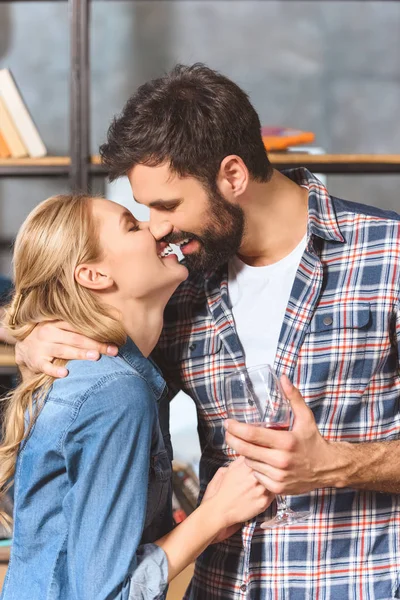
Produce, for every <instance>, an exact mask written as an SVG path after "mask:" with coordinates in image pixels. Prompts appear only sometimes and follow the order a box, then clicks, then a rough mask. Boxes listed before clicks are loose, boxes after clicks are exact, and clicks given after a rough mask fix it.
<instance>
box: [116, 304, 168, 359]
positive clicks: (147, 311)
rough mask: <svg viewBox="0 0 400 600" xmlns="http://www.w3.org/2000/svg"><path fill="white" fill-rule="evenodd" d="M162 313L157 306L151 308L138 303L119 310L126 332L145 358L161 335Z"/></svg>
mask: <svg viewBox="0 0 400 600" xmlns="http://www.w3.org/2000/svg"><path fill="white" fill-rule="evenodd" d="M163 313H164V311H163V310H161V309H160V307H159V306H158V307H154V308H151V307H148V306H143V305H140V303H139V304H138V305H136V306H133V305H132V304H131V305H130V306H129V307H126V309H125V310H123V311H122V310H121V314H122V323H123V325H124V328H125V331H126V333H127V334H128V336H129V337H130V338H131V340H132V341H133V342H134V343H135V344H136V346H137V347H138V348H139V350H140V351H141V353H142V354H143V356H146V358H147V357H148V356H149V355H150V354H151V353H152V351H153V350H154V348H155V346H156V344H157V342H158V340H159V337H160V335H161V331H162V328H163Z"/></svg>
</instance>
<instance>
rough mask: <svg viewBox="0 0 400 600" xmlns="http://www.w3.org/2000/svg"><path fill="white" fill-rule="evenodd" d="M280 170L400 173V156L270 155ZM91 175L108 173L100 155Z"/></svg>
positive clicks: (286, 153) (303, 153)
mask: <svg viewBox="0 0 400 600" xmlns="http://www.w3.org/2000/svg"><path fill="white" fill-rule="evenodd" d="M268 156H269V159H270V161H271V163H272V164H273V165H274V167H276V168H277V169H291V168H294V167H306V168H307V169H310V170H311V171H313V172H315V173H331V174H348V175H350V174H357V173H360V174H361V173H364V174H365V173H371V174H372V173H375V174H379V173H382V174H383V173H398V174H400V154H308V153H307V152H269V153H268ZM91 163H92V167H91V172H92V173H105V172H106V171H105V168H104V166H103V165H102V164H101V160H100V156H92V159H91Z"/></svg>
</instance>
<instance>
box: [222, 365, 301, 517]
mask: <svg viewBox="0 0 400 600" xmlns="http://www.w3.org/2000/svg"><path fill="white" fill-rule="evenodd" d="M225 402H226V410H227V414H228V417H229V418H230V419H236V420H237V421H241V422H242V423H243V422H244V423H248V424H249V425H253V426H255V427H264V428H267V429H273V430H275V431H281V432H285V431H288V430H289V429H290V422H291V408H290V404H289V401H288V400H287V398H286V396H285V394H284V392H283V389H282V387H281V384H280V381H279V379H278V377H277V375H276V373H275V372H274V370H273V369H272V367H271V366H270V365H261V366H259V367H250V368H248V369H246V368H244V369H238V370H236V371H233V373H230V374H229V375H228V376H227V377H226V379H225ZM276 504H277V513H276V515H275V517H273V518H272V519H268V520H266V521H264V522H263V523H262V524H261V527H262V529H272V528H275V527H282V526H284V525H289V524H291V523H297V522H299V521H304V520H305V519H307V518H308V517H309V516H310V513H309V512H295V511H294V510H291V509H290V508H288V506H287V504H286V500H285V498H283V497H282V496H279V495H277V496H276Z"/></svg>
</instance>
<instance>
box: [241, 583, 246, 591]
mask: <svg viewBox="0 0 400 600" xmlns="http://www.w3.org/2000/svg"><path fill="white" fill-rule="evenodd" d="M246 590H247V585H246V584H245V583H242V585H241V586H240V591H241V592H245V591H246Z"/></svg>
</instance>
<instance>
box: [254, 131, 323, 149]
mask: <svg viewBox="0 0 400 600" xmlns="http://www.w3.org/2000/svg"><path fill="white" fill-rule="evenodd" d="M261 136H262V139H263V142H264V146H265V148H266V150H267V151H274V150H286V149H287V148H288V147H289V146H296V145H298V144H310V143H311V142H313V141H314V139H315V134H314V133H313V132H312V131H301V130H300V129H292V128H290V127H261Z"/></svg>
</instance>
